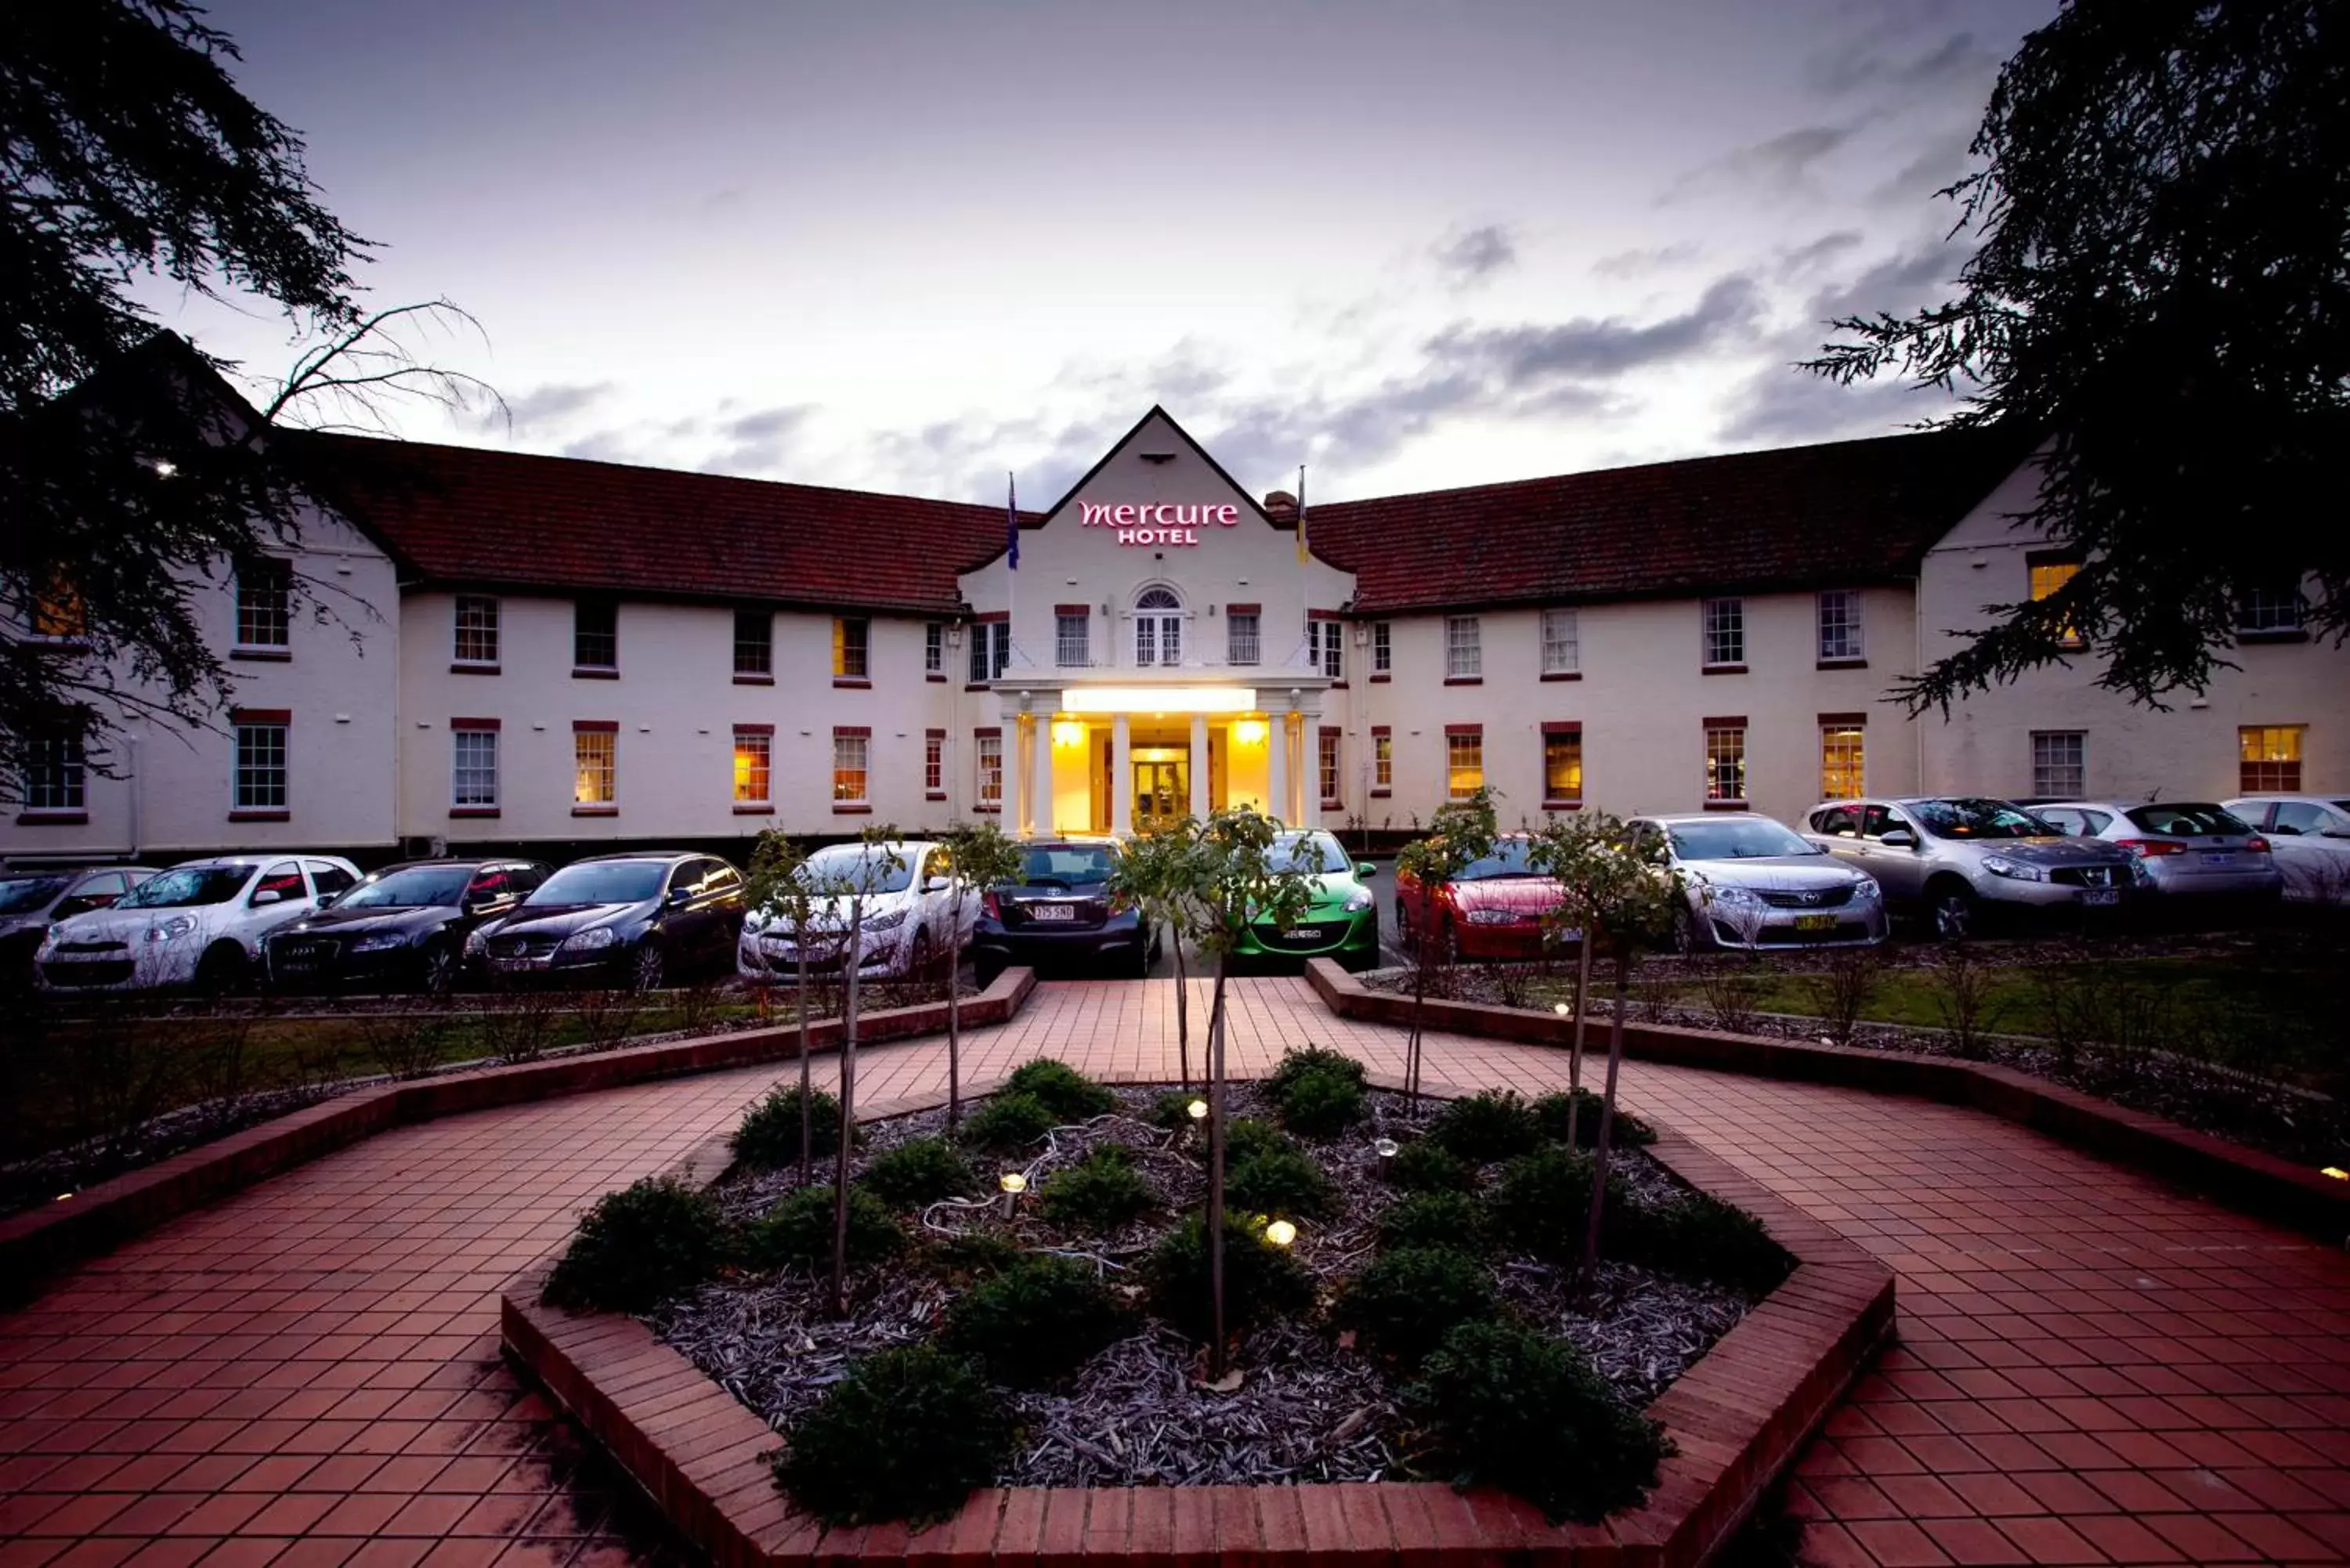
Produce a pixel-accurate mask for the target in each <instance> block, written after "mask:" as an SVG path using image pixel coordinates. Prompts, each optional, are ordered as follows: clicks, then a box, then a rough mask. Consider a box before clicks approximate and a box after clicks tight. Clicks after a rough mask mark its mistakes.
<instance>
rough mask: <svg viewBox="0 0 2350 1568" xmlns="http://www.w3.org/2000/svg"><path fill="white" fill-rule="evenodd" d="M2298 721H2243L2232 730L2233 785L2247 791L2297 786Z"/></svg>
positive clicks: (2274, 790) (2279, 790)
mask: <svg viewBox="0 0 2350 1568" xmlns="http://www.w3.org/2000/svg"><path fill="white" fill-rule="evenodd" d="M2306 728H2307V726H2305V725H2302V724H2247V725H2245V726H2243V727H2242V728H2241V729H2239V730H2238V731H2237V732H2236V755H2237V758H2238V764H2237V787H2238V788H2240V789H2241V790H2243V791H2244V793H2245V794H2297V793H2298V792H2299V791H2300V789H2301V741H2302V735H2303V732H2304V731H2305V730H2306Z"/></svg>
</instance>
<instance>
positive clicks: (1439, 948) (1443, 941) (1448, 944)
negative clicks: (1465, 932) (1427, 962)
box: [1436, 920, 1461, 964]
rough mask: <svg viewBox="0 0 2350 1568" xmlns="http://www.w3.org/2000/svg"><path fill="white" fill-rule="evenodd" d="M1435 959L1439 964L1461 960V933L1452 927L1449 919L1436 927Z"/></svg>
mask: <svg viewBox="0 0 2350 1568" xmlns="http://www.w3.org/2000/svg"><path fill="white" fill-rule="evenodd" d="M1436 961H1437V962H1438V963H1440V964H1456V963H1459V962H1460V961H1461V933H1460V932H1458V931H1456V930H1454V929H1452V922H1451V920H1447V921H1445V922H1444V923H1443V924H1442V925H1441V926H1439V927H1438V928H1437V929H1436Z"/></svg>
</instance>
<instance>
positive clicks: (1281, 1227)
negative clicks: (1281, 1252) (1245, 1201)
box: [1264, 1220, 1297, 1247]
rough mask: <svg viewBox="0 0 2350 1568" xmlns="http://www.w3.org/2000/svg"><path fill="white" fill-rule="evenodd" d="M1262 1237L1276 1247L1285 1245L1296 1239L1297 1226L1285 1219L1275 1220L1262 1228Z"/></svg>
mask: <svg viewBox="0 0 2350 1568" xmlns="http://www.w3.org/2000/svg"><path fill="white" fill-rule="evenodd" d="M1264 1239H1265V1240H1266V1241H1270V1242H1272V1243H1273V1244H1274V1246H1276V1247H1286V1246H1288V1245H1289V1244H1290V1243H1291V1242H1292V1241H1296V1240H1297V1227H1296V1226H1295V1225H1292V1224H1291V1223H1290V1222H1289V1221H1288V1220H1274V1222H1273V1223H1272V1224H1270V1225H1267V1226H1266V1227H1265V1228H1264Z"/></svg>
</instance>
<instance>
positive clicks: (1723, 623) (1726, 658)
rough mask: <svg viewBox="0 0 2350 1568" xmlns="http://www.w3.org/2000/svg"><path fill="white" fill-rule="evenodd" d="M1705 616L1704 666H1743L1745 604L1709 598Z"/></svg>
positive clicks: (1741, 600)
mask: <svg viewBox="0 0 2350 1568" xmlns="http://www.w3.org/2000/svg"><path fill="white" fill-rule="evenodd" d="M1704 615H1705V662H1706V664H1707V666H1708V667H1709V668H1711V667H1713V666H1716V665H1723V664H1743V663H1745V662H1746V601H1745V600H1744V599H1708V600H1706V601H1705V611H1704ZM1739 798H1742V797H1739Z"/></svg>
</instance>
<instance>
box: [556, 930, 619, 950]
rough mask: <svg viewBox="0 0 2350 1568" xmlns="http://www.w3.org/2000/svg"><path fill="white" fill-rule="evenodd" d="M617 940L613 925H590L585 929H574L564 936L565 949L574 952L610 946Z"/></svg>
mask: <svg viewBox="0 0 2350 1568" xmlns="http://www.w3.org/2000/svg"><path fill="white" fill-rule="evenodd" d="M615 940H617V939H616V938H614V937H613V935H612V928H611V927H609V926H590V927H588V928H587V929H586V930H584V931H574V932H572V933H571V934H570V935H569V936H567V937H566V938H564V939H563V950H564V951H565V952H572V953H584V952H591V951H593V950H596V949H598V948H608V947H610V946H611V945H612V943H613V942H614V941H615Z"/></svg>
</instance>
